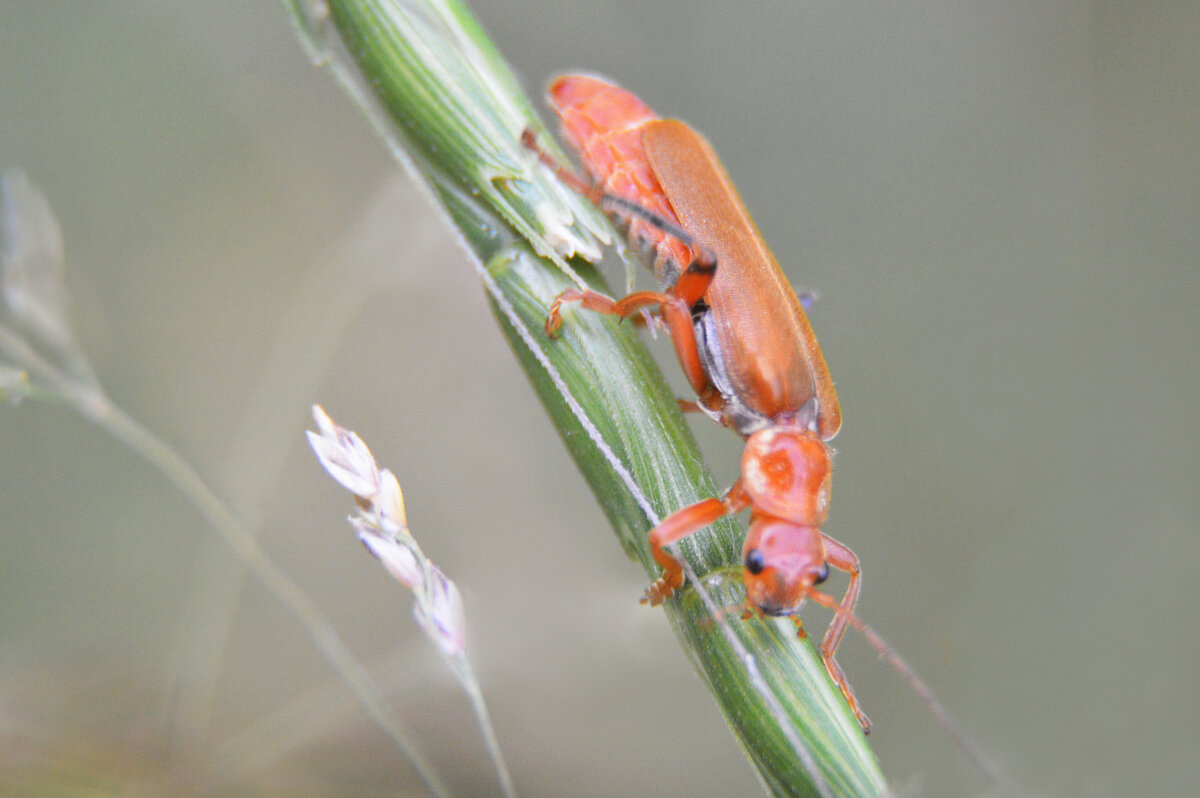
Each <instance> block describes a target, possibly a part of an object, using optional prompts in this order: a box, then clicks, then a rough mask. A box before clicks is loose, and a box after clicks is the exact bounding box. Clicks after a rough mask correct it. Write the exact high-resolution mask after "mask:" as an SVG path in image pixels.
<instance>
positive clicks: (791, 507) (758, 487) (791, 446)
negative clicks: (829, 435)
mask: <svg viewBox="0 0 1200 798" xmlns="http://www.w3.org/2000/svg"><path fill="white" fill-rule="evenodd" d="M832 474H833V469H832V467H831V464H830V454H829V447H828V446H826V445H825V443H824V441H822V440H821V439H819V438H818V437H817V436H816V435H815V434H813V433H812V432H810V431H808V430H807V429H803V428H801V427H793V426H772V427H768V428H767V429H763V430H759V431H758V432H755V433H754V434H753V435H751V436H750V437H749V439H747V441H746V450H745V453H744V454H743V455H742V487H743V488H745V490H746V492H747V493H748V494H749V496H750V503H751V506H752V507H753V508H754V511H755V512H757V513H763V514H766V515H771V516H774V517H776V518H782V519H784V520H787V521H791V522H792V523H795V524H803V525H806V526H813V527H819V526H821V524H823V523H824V522H825V518H826V516H827V515H828V514H829V490H830V480H831V477H832Z"/></svg>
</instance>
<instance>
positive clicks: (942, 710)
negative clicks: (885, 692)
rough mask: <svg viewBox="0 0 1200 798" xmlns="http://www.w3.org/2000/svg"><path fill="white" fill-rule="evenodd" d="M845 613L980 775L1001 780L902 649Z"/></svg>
mask: <svg viewBox="0 0 1200 798" xmlns="http://www.w3.org/2000/svg"><path fill="white" fill-rule="evenodd" d="M808 597H809V598H811V599H812V600H813V601H814V602H816V603H817V604H820V605H821V606H822V607H825V608H826V609H829V610H833V611H834V612H839V611H840V607H839V606H838V603H837V600H836V599H834V598H833V597H832V596H827V595H826V594H824V593H821V592H820V591H817V590H812V591H809V594H808ZM843 617H845V618H846V619H847V620H848V622H849V624H850V626H852V627H854V629H855V630H857V631H858V633H859V634H861V635H862V636H863V639H865V640H866V641H867V642H868V643H870V644H871V647H872V648H874V649H875V650H876V651H877V652H879V657H880V659H884V660H887V663H888V664H889V665H891V666H892V669H893V670H895V671H896V673H898V674H900V677H901V678H902V679H904V680H905V681H906V682H908V686H909V688H911V689H912V691H913V692H914V693H916V694H917V696H918V697H919V698H920V699H921V700H922V701H924V702H925V705H926V706H927V707H928V708H929V711H930V713H932V715H933V717H934V719H935V720H936V721H937V723H938V725H939V726H941V727H942V731H944V732H945V733H946V736H948V737H949V738H950V740H951V741H952V742H953V743H954V744H955V745H956V746H957V747H958V749H959V751H961V752H962V754H963V756H965V757H966V758H967V760H968V761H969V762H970V763H971V765H972V766H973V767H974V768H975V769H976V770H977V771H979V773H980V775H982V776H983V777H984V778H986V779H987V780H988V781H990V782H993V783H997V782H999V781H1001V778H1000V773H999V771H998V770H997V769H996V766H995V765H994V764H992V762H991V761H990V760H989V759H988V758H987V757H986V756H984V754H983V752H982V751H981V750H980V748H979V746H978V745H976V743H975V741H974V740H972V739H971V737H970V735H968V734H967V732H966V730H965V729H963V727H962V726H961V725H960V724H959V723H958V721H957V720H955V719H954V716H953V715H951V714H950V711H949V710H948V709H946V707H945V706H944V705H943V704H942V702H941V701H939V700H938V699H937V696H935V695H934V694H933V690H931V689H930V688H929V685H927V684H925V682H924V681H923V680H922V679H921V677H920V676H918V675H917V672H916V671H914V670H913V669H912V666H911V665H909V664H908V662H906V661H905V659H904V658H903V657H901V656H900V654H899V652H897V651H896V649H894V648H892V646H891V645H890V644H889V643H888V642H887V641H886V640H884V639H883V636H882V635H881V634H879V632H877V631H875V629H874V628H873V627H871V626H870V625H868V624H867V622H866V621H864V620H862V619H861V618H859V617H858V616H857V615H854V614H853V613H846V614H845V615H844V616H843Z"/></svg>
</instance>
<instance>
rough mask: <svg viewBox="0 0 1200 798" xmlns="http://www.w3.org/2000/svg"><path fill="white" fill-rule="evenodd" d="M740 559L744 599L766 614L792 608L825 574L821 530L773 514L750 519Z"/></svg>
mask: <svg viewBox="0 0 1200 798" xmlns="http://www.w3.org/2000/svg"><path fill="white" fill-rule="evenodd" d="M742 560H743V562H744V564H745V566H746V571H745V574H744V578H745V581H746V599H747V600H748V601H749V602H750V603H751V604H753V605H754V606H756V607H758V608H759V609H761V610H762V611H763V612H765V613H767V614H768V615H788V614H790V613H792V612H795V611H796V610H797V609H798V608H799V606H800V603H801V602H802V601H804V599H805V598H807V597H808V595H809V593H810V590H811V588H812V587H813V585H818V584H820V583H821V582H823V581H825V577H827V576H828V575H829V565H828V564H827V563H826V562H825V544H824V542H823V541H822V539H821V531H820V530H819V529H817V528H816V527H813V526H801V525H799V524H793V523H791V522H788V521H782V520H780V519H777V518H769V517H757V518H755V519H754V520H753V521H751V522H750V530H749V532H747V533H746V545H745V546H744V547H743V548H742Z"/></svg>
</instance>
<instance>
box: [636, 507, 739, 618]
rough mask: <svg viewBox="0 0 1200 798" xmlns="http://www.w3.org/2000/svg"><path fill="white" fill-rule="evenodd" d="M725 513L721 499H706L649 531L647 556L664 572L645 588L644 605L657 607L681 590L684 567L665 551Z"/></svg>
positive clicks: (726, 509)
mask: <svg viewBox="0 0 1200 798" xmlns="http://www.w3.org/2000/svg"><path fill="white" fill-rule="evenodd" d="M728 512H729V508H728V507H726V506H725V503H724V502H722V501H721V500H720V499H705V500H704V501H702V502H697V503H696V504H693V505H691V506H689V507H684V508H683V509H682V510H677V511H675V512H673V513H671V514H670V515H669V516H667V517H666V518H664V519H663V521H662V523H661V524H659V525H658V526H656V527H654V529H651V530H650V553H651V554H653V555H654V561H655V562H657V563H658V564H659V566H661V567H662V569H663V572H662V576H660V577H659V578H658V581H656V582H655V583H654V584H652V585H650V587H648V588H646V595H644V596H642V603H643V604H649V605H650V606H651V607H657V606H658V605H659V604H662V603H663V601H665V600H666V599H668V598H670V597H671V596H672V595H673V594H674V593H675V591H676V590H678V589H679V588H680V587H682V586H683V566H682V564H680V562H679V560H677V559H675V558H674V557H673V556H672V555H671V552H669V551H667V549H666V547H667V546H670V545H671V544H672V543H675V542H677V541H679V540H682V539H683V538H686V537H687V536H688V535H690V534H692V533H693V532H699V531H700V530H701V529H703V528H704V527H706V526H708V525H709V524H711V523H712V522H713V521H716V520H717V519H718V518H720V517H721V516H723V515H726V514H727V513H728Z"/></svg>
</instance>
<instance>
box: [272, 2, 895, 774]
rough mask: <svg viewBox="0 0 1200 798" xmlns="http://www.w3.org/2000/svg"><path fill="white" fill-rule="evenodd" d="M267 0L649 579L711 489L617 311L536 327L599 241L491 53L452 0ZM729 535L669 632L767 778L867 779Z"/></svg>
mask: <svg viewBox="0 0 1200 798" xmlns="http://www.w3.org/2000/svg"><path fill="white" fill-rule="evenodd" d="M284 3H285V5H286V6H287V7H288V9H289V11H290V12H291V14H292V16H293V19H294V21H295V23H296V26H297V29H298V31H299V33H300V36H301V39H302V41H303V42H304V44H305V45H306V46H307V48H308V50H309V52H310V54H311V55H312V56H313V57H314V59H315V60H316V61H317V62H318V63H321V64H325V65H328V66H329V67H330V68H331V69H332V71H333V74H334V76H335V77H336V78H337V79H338V81H339V82H340V83H341V84H342V86H343V87H344V88H345V89H346V90H347V91H348V92H349V93H350V95H351V96H352V97H353V98H354V99H355V101H356V102H357V103H358V105H359V107H360V109H361V110H362V111H363V112H364V113H365V114H366V115H367V117H368V118H369V119H370V120H371V121H372V123H373V124H374V125H375V127H376V128H377V129H378V130H379V131H380V133H381V134H382V135H383V136H384V138H385V140H386V141H387V142H388V144H389V145H390V146H391V148H392V151H393V152H394V153H395V154H396V156H397V157H398V158H399V159H400V160H401V161H402V162H403V163H404V164H405V165H406V166H407V167H408V168H409V170H410V171H411V172H412V173H413V174H414V175H415V176H417V177H418V178H419V179H420V181H421V182H422V184H423V185H424V186H426V188H427V189H428V190H429V191H430V193H431V195H432V196H433V198H434V199H436V200H437V202H438V204H439V206H440V207H441V208H442V209H443V210H444V212H445V213H446V215H447V217H448V218H449V220H450V221H451V222H452V223H453V224H454V226H455V228H456V229H457V230H458V231H459V233H460V235H461V237H462V240H463V243H464V245H465V246H466V247H467V248H468V250H469V251H470V252H471V254H472V256H473V258H474V261H475V264H476V268H477V270H478V272H479V275H480V278H481V280H482V281H483V283H484V286H485V289H486V290H487V292H488V294H489V297H490V299H491V302H492V307H493V311H494V312H495V314H496V316H497V318H498V320H499V322H500V326H501V328H502V330H503V331H504V334H505V336H506V337H507V338H508V340H509V342H510V343H511V345H512V347H513V351H514V352H515V353H516V355H517V358H518V360H519V361H520V362H521V365H522V366H523V367H524V368H525V370H526V373H527V374H528V375H529V378H530V380H531V381H532V382H533V384H534V387H535V388H536V390H537V392H538V395H539V397H541V400H542V402H543V403H544V405H545V406H546V409H547V412H548V413H549V414H550V417H551V419H552V421H553V422H554V424H555V426H556V427H557V428H558V430H559V432H560V434H561V435H562V437H563V440H564V442H565V443H566V445H567V448H568V449H569V450H570V452H571V455H572V457H574V459H575V462H576V463H577V464H578V465H579V468H580V470H581V471H582V472H583V474H584V476H585V477H586V479H587V480H588V483H589V484H590V485H591V487H592V490H593V492H594V493H595V494H596V497H597V499H598V500H599V502H600V505H601V507H603V509H604V511H605V513H606V514H607V515H608V518H609V520H610V522H611V523H612V525H613V527H614V529H615V530H616V532H617V535H618V537H619V539H620V541H621V543H622V545H623V546H624V548H625V550H626V551H627V552H628V553H629V554H630V555H631V556H632V557H634V558H636V559H638V560H639V561H640V562H641V563H642V565H643V567H644V569H645V571H646V574H647V577H648V578H653V577H654V576H656V569H655V567H654V565H653V561H652V560H651V558H650V554H649V551H648V541H647V534H646V533H647V532H648V531H649V529H651V528H652V527H653V526H654V525H655V524H657V523H658V521H659V519H660V518H661V517H663V516H665V515H666V514H668V513H670V512H671V511H673V510H675V509H678V508H679V507H682V506H685V505H687V504H691V503H694V502H696V501H699V500H700V499H703V498H707V497H711V496H715V495H718V494H719V491H718V490H717V488H716V486H715V485H714V484H713V481H712V478H711V477H710V476H709V475H708V473H707V472H706V471H705V470H704V468H703V466H702V464H701V461H700V455H699V452H698V451H697V449H696V446H695V443H694V441H693V440H692V437H691V435H690V433H689V432H688V430H687V428H686V426H685V424H684V422H683V418H682V416H681V415H680V413H679V411H678V407H677V405H676V401H675V398H674V396H673V395H672V394H671V392H670V390H669V389H668V388H667V386H666V384H665V382H664V381H663V378H662V375H661V374H660V373H659V372H658V370H657V368H656V366H655V365H654V364H653V362H652V361H651V359H650V356H649V354H648V352H647V351H646V349H645V348H644V347H643V345H642V344H641V343H640V342H639V340H638V338H637V336H636V334H635V333H634V332H633V329H632V327H633V325H618V324H617V323H616V322H615V321H614V320H613V319H612V318H611V317H607V316H602V315H601V314H589V313H568V314H566V315H565V316H564V321H565V324H564V326H563V330H562V335H561V337H560V338H559V339H556V340H555V341H549V340H547V339H546V337H545V335H544V333H543V332H542V323H543V321H544V319H545V317H546V313H547V310H548V308H549V305H550V303H551V302H552V301H553V300H554V298H555V297H556V296H557V295H558V294H559V293H560V292H561V291H562V290H563V289H565V288H567V287H569V286H572V285H579V284H585V283H586V284H587V285H590V286H592V287H595V288H597V289H598V290H602V291H606V292H607V289H606V287H605V286H604V284H603V282H602V281H601V280H600V278H599V276H598V274H597V273H596V271H595V269H594V268H593V267H592V266H591V265H590V263H589V262H588V261H589V260H597V259H598V256H599V254H600V252H601V249H602V247H603V246H605V245H607V244H610V243H612V242H614V241H615V240H616V239H615V236H614V234H613V231H612V229H611V228H610V226H609V225H608V223H607V221H606V220H605V219H604V218H603V217H602V216H601V215H600V214H599V213H598V212H597V211H596V209H595V208H593V207H591V206H590V205H589V204H587V203H586V202H585V201H584V200H583V199H582V198H580V197H579V196H577V195H575V194H574V193H573V192H571V191H570V190H568V189H566V188H565V187H564V186H562V185H561V184H559V183H558V181H557V180H556V178H555V177H554V176H553V175H552V174H550V172H549V171H548V170H546V169H545V168H543V167H541V166H540V165H538V164H536V162H535V159H534V158H533V157H532V156H531V154H530V153H528V152H527V151H525V150H524V149H523V148H522V147H521V145H520V142H519V138H520V135H521V132H522V130H524V129H526V128H529V129H532V130H533V131H534V132H535V133H536V134H537V135H538V138H539V140H540V142H541V143H542V144H543V146H546V147H547V148H549V149H550V150H551V151H554V148H555V146H556V145H555V144H554V143H553V139H552V138H551V137H550V136H549V135H548V134H547V132H546V130H545V128H544V127H543V125H542V124H541V122H540V120H539V119H538V118H537V115H536V114H535V113H534V111H533V109H532V108H531V106H530V104H529V102H528V101H527V100H526V99H525V97H524V95H523V94H522V92H521V90H520V87H519V85H518V84H517V81H516V80H515V79H514V78H513V76H512V74H511V73H510V71H509V70H508V67H507V65H506V64H505V63H504V62H503V59H501V58H500V56H499V54H498V53H497V52H496V51H495V49H494V48H493V46H492V45H491V43H490V42H489V41H488V40H487V37H486V36H485V35H484V33H483V32H482V30H481V29H480V28H479V27H478V25H477V23H476V22H475V20H474V19H473V18H472V17H471V16H470V14H469V12H468V11H467V10H466V8H465V7H463V6H462V5H460V4H459V3H457V2H453V0H410V1H409V2H399V0H327V2H319V1H318V2H308V1H307V0H284ZM330 23H331V25H330ZM329 32H332V33H333V34H335V35H332V36H328V37H327V33H329ZM742 534H743V529H742V527H740V526H739V525H738V524H737V523H735V522H734V521H732V520H730V519H723V520H722V521H721V522H719V523H718V524H715V525H713V526H712V527H710V528H709V529H707V530H705V531H703V532H700V533H697V534H695V535H693V536H691V538H689V539H688V540H685V541H684V542H683V543H682V544H681V545H680V546H679V551H680V553H681V554H682V555H683V556H684V557H685V559H686V561H687V563H688V568H689V571H690V572H689V581H688V584H687V585H686V586H685V588H684V590H683V591H681V593H680V594H679V596H678V597H677V598H675V599H673V600H671V601H669V602H667V604H666V611H667V614H668V617H669V618H670V621H671V624H672V626H673V627H674V629H675V632H676V635H677V636H678V638H679V640H680V642H681V643H682V644H683V645H684V647H685V650H686V651H687V652H688V654H689V656H690V657H691V659H692V662H693V663H694V664H695V666H696V668H697V670H698V671H699V673H700V674H701V676H702V677H703V678H704V680H705V681H706V683H707V684H708V685H709V688H710V690H712V693H713V695H714V697H715V698H716V699H717V701H718V703H719V704H720V706H721V709H722V711H723V712H724V713H725V717H726V719H727V720H728V722H729V724H730V727H731V728H732V730H733V731H734V733H735V735H736V736H737V739H738V741H739V742H740V744H741V745H742V747H743V749H744V750H745V752H746V754H747V756H749V758H750V759H751V761H752V762H753V763H754V765H755V766H756V767H757V768H758V772H759V774H760V777H761V779H762V781H763V783H764V784H765V785H766V786H767V787H768V789H769V790H770V791H771V792H772V793H773V794H775V795H781V796H811V795H819V796H835V795H836V796H861V797H865V796H875V795H878V794H880V793H881V792H883V791H884V789H885V782H884V779H883V776H882V775H881V773H880V771H879V767H878V764H877V762H876V761H875V758H874V755H873V754H872V752H871V751H870V749H869V747H868V746H867V745H866V741H865V739H864V737H863V734H862V732H861V731H860V730H859V728H858V725H857V723H856V722H855V720H854V718H853V716H852V715H851V714H850V713H849V710H848V709H847V708H846V706H845V703H844V701H843V700H842V697H841V694H840V693H839V692H838V691H837V689H836V688H835V687H833V685H832V683H831V682H830V681H829V679H828V677H827V675H826V673H825V668H824V665H823V664H822V662H821V659H820V657H819V656H818V655H817V654H816V652H815V651H814V650H813V648H812V646H811V645H810V644H809V643H808V642H807V641H799V640H797V638H796V636H795V633H794V629H793V626H792V624H791V622H790V621H789V620H786V619H785V620H783V621H780V620H778V619H770V618H763V617H756V618H752V619H750V620H748V621H742V620H740V619H739V617H738V614H737V610H736V608H737V607H739V606H740V605H741V603H742V602H743V600H744V590H743V588H742V584H741V566H740V552H741V536H742ZM531 559H535V558H531ZM634 598H635V597H633V596H631V597H630V601H633V600H634ZM730 608H734V610H733V612H729V611H728V610H729V609H730ZM643 688H644V686H642V685H637V686H631V689H643Z"/></svg>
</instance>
